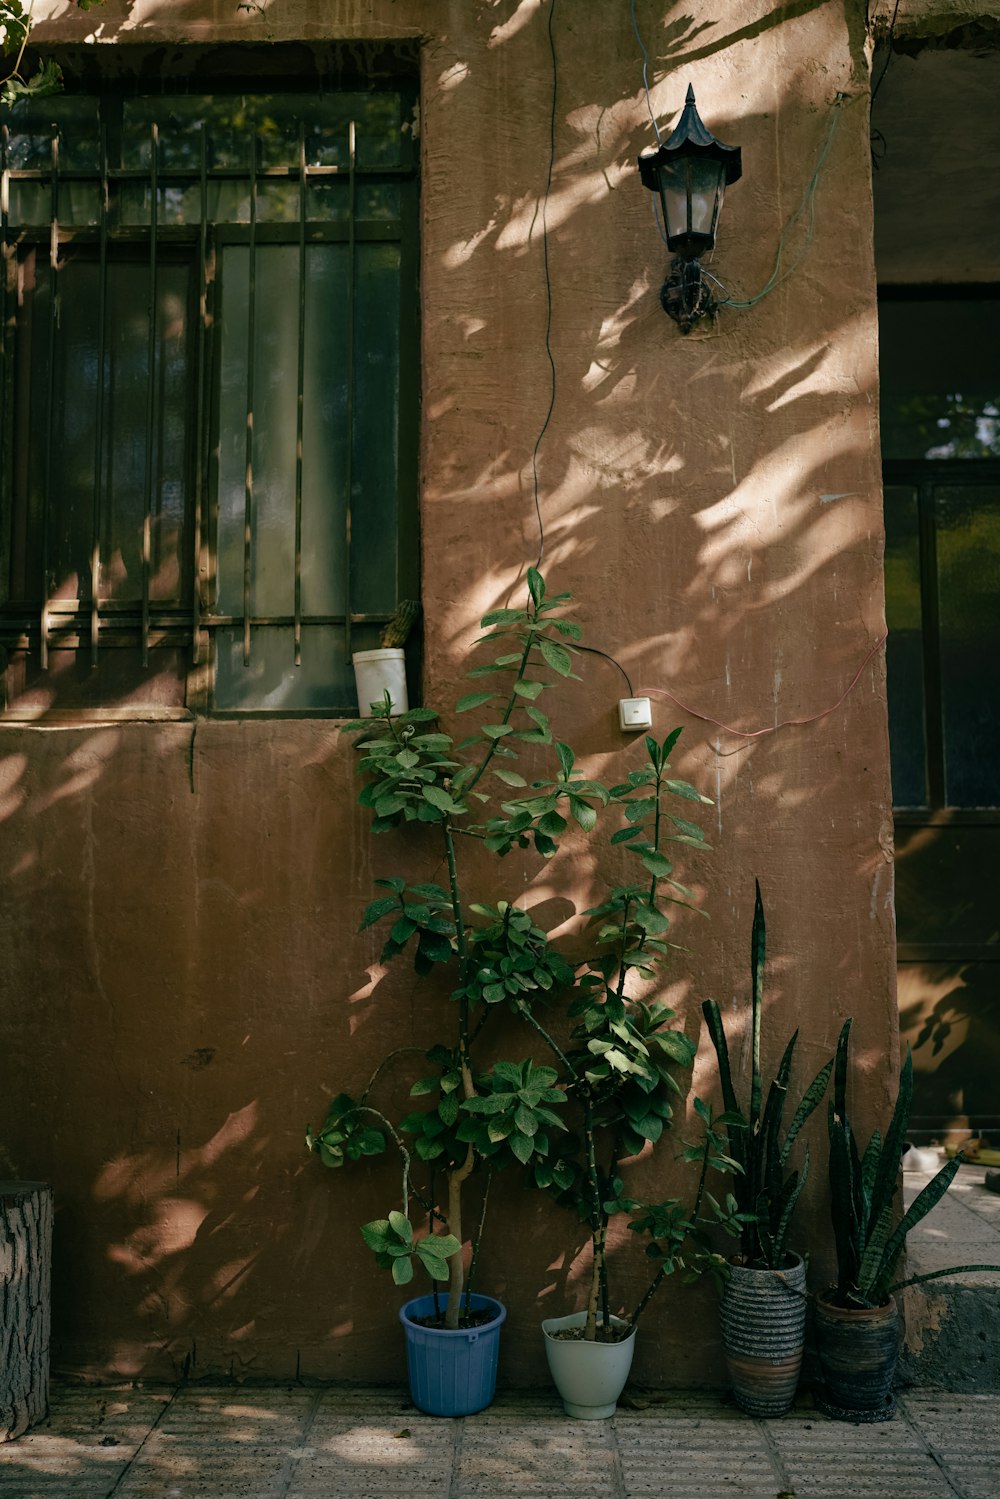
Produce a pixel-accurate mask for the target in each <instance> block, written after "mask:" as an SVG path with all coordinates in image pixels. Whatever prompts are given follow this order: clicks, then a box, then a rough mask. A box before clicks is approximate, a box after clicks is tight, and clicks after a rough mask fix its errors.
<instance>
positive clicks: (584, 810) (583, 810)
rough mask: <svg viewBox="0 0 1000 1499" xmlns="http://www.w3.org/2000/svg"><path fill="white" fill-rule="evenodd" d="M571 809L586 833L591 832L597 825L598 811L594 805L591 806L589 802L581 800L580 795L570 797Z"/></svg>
mask: <svg viewBox="0 0 1000 1499" xmlns="http://www.w3.org/2000/svg"><path fill="white" fill-rule="evenodd" d="M569 810H570V812H571V814H572V816H573V817H574V819H575V820H576V822H577V823H578V824H579V825H580V827H581V828H583V831H584V832H585V833H589V832H590V831H591V830H592V829H593V828H595V827H596V826H597V813H596V812H595V811H594V809H593V807H591V806H589V805H588V803H587V802H585V801H581V800H580V798H579V797H578V796H571V797H570V799H569Z"/></svg>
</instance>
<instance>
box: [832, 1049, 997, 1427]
mask: <svg viewBox="0 0 1000 1499" xmlns="http://www.w3.org/2000/svg"><path fill="white" fill-rule="evenodd" d="M851 1025H852V1022H851V1021H850V1020H847V1021H845V1023H844V1026H843V1028H842V1030H841V1032H840V1037H839V1040H838V1042H837V1056H836V1068H835V1072H834V1096H833V1099H832V1100H831V1102H830V1111H829V1131H830V1211H831V1215H832V1220H833V1235H834V1243H835V1245H836V1250H837V1283H836V1285H835V1286H830V1287H829V1288H828V1289H827V1290H825V1291H823V1292H822V1293H821V1294H820V1295H819V1296H817V1298H816V1342H817V1349H818V1353H819V1360H820V1367H821V1370H822V1378H823V1387H822V1390H821V1393H820V1398H819V1403H820V1406H821V1408H822V1409H823V1410H824V1411H825V1412H826V1413H827V1415H830V1416H833V1417H834V1418H835V1419H838V1420H846V1421H887V1420H891V1419H892V1416H893V1414H894V1413H895V1402H894V1399H893V1395H892V1382H893V1376H894V1375H895V1372H896V1361H897V1358H898V1356H899V1312H898V1309H897V1306H896V1301H895V1293H896V1292H897V1291H901V1290H903V1289H905V1287H907V1286H913V1285H920V1284H922V1283H923V1282H925V1281H929V1280H937V1279H939V1278H940V1277H942V1276H947V1275H961V1274H965V1273H968V1272H970V1271H975V1270H990V1271H997V1270H1000V1266H998V1265H953V1266H950V1267H949V1268H948V1269H945V1270H931V1271H927V1272H925V1273H923V1274H919V1275H911V1276H909V1277H908V1278H907V1279H905V1280H896V1279H895V1275H896V1267H897V1265H898V1263H899V1259H900V1256H901V1255H902V1253H903V1250H904V1248H905V1246H906V1236H907V1234H908V1233H909V1231H910V1229H911V1228H913V1227H914V1225H915V1224H917V1223H919V1222H920V1220H921V1219H922V1218H925V1217H926V1216H927V1214H928V1213H929V1212H930V1211H931V1209H932V1208H933V1207H934V1205H935V1203H937V1202H939V1201H940V1199H941V1198H942V1197H943V1196H944V1194H945V1192H946V1191H947V1190H948V1187H949V1186H950V1185H951V1182H952V1180H953V1179H954V1176H955V1173H956V1172H957V1171H958V1168H959V1166H960V1165H961V1164H962V1156H961V1154H958V1155H956V1156H955V1157H954V1158H953V1159H952V1160H950V1161H948V1162H947V1164H946V1165H944V1166H942V1168H941V1170H940V1171H939V1172H938V1173H937V1175H936V1176H934V1177H933V1178H932V1179H931V1181H929V1182H928V1183H927V1185H926V1186H925V1187H924V1188H923V1190H922V1191H921V1192H919V1193H918V1194H917V1196H916V1197H915V1198H914V1200H913V1202H912V1203H911V1204H910V1206H909V1208H908V1209H907V1211H906V1212H905V1213H903V1214H902V1216H901V1217H899V1220H898V1222H897V1221H896V1220H897V1211H896V1203H895V1197H896V1191H897V1189H898V1186H899V1174H900V1166H901V1161H902V1155H903V1150H904V1149H905V1146H906V1132H907V1128H908V1125H909V1118H910V1106H911V1102H912V1097H913V1060H912V1058H911V1056H910V1049H909V1047H907V1049H906V1058H905V1060H904V1062H903V1066H902V1069H901V1071H900V1075H899V1091H898V1093H897V1095H896V1103H895V1107H894V1109H893V1113H892V1118H891V1120H890V1122H889V1128H888V1129H887V1130H886V1132H885V1135H884V1137H883V1135H882V1134H881V1132H880V1131H879V1130H877V1129H876V1130H873V1131H872V1135H871V1138H870V1140H869V1141H868V1145H867V1147H866V1148H865V1151H864V1154H861V1152H860V1151H859V1149H858V1145H857V1142H856V1140H855V1137H854V1130H853V1127H852V1125H851V1121H850V1117H849V1115H848V1111H847V1073H848V1049H849V1045H850V1034H851Z"/></svg>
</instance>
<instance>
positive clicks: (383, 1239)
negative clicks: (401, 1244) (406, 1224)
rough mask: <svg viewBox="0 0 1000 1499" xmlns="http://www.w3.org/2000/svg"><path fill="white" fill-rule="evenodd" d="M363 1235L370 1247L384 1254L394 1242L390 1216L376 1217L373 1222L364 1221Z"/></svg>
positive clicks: (377, 1252) (362, 1226)
mask: <svg viewBox="0 0 1000 1499" xmlns="http://www.w3.org/2000/svg"><path fill="white" fill-rule="evenodd" d="M361 1237H362V1238H363V1239H364V1241H365V1243H366V1244H367V1245H368V1248H369V1249H374V1251H375V1253H376V1254H384V1253H385V1250H386V1248H387V1246H388V1245H389V1244H390V1243H391V1242H392V1231H391V1229H390V1226H389V1220H388V1218H374V1219H373V1220H372V1221H371V1223H363V1224H362V1225H361Z"/></svg>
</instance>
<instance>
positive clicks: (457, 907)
mask: <svg viewBox="0 0 1000 1499" xmlns="http://www.w3.org/2000/svg"><path fill="white" fill-rule="evenodd" d="M441 830H442V832H443V834H444V847H445V855H446V857H447V860H448V882H449V889H450V892H451V910H452V917H453V919H454V922H455V940H456V945H457V947H458V962H459V973H460V976H461V979H462V981H463V986H464V980H465V977H466V969H467V968H468V964H469V945H468V941H467V940H466V935H465V916H464V913H463V911H462V897H461V891H460V889H459V883H458V864H457V862H456V859H455V840H454V838H453V837H452V828H451V822H450V821H449V819H448V818H447V817H446V818H445V819H444V821H443V822H442V824H441ZM458 1066H459V1071H460V1072H461V1074H462V1094H463V1097H464V1098H465V1099H466V1100H468V1099H470V1098H475V1096H476V1089H475V1084H474V1083H473V1080H472V1067H471V1065H470V1062H469V1001H468V999H466V998H465V996H464V995H463V996H462V999H461V1000H460V1001H459V1014H458ZM475 1162H476V1156H475V1151H474V1150H473V1148H472V1145H471V1144H470V1145H469V1148H468V1150H467V1151H466V1152H465V1160H464V1161H463V1162H462V1164H461V1165H460V1166H457V1167H456V1168H455V1169H454V1170H453V1171H449V1173H448V1227H449V1229H450V1231H451V1232H452V1233H453V1234H454V1235H455V1237H456V1239H457V1240H458V1245H459V1247H458V1249H457V1250H456V1251H455V1253H454V1254H453V1255H452V1256H451V1258H450V1259H449V1261H448V1308H447V1310H446V1312H445V1319H444V1325H445V1327H446V1328H448V1329H450V1330H451V1331H454V1330H455V1329H456V1328H457V1327H458V1319H459V1314H460V1312H461V1301H462V1290H463V1288H464V1283H465V1274H464V1267H463V1262H462V1254H463V1251H462V1186H463V1184H464V1183H465V1182H466V1181H467V1180H468V1178H469V1176H470V1175H471V1173H472V1168H473V1166H474V1165H475Z"/></svg>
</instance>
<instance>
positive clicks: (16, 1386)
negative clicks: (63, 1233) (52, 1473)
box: [0, 1181, 52, 1442]
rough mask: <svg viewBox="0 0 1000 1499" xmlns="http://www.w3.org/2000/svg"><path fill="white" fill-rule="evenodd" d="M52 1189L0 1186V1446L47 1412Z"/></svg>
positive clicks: (35, 1184)
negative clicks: (0, 1443)
mask: <svg viewBox="0 0 1000 1499" xmlns="http://www.w3.org/2000/svg"><path fill="white" fill-rule="evenodd" d="M51 1276H52V1189H51V1187H48V1186H46V1185H45V1184H44V1183H42V1182H12V1181H2V1182H0V1442H10V1441H13V1439H14V1438H15V1437H19V1436H21V1434H22V1433H23V1432H25V1431H27V1430H28V1427H29V1426H34V1425H36V1424H37V1423H38V1422H39V1421H42V1420H44V1419H45V1417H46V1416H47V1415H48V1413H49V1329H50V1326H51V1303H50V1297H49V1285H50V1281H51Z"/></svg>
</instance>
